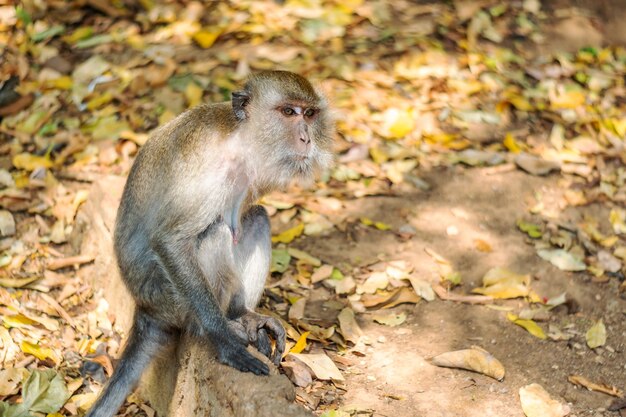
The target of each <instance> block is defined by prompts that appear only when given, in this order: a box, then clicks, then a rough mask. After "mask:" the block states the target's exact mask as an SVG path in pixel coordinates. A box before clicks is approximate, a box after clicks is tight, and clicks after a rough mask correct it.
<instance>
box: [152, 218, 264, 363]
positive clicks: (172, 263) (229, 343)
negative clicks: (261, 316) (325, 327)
mask: <svg viewBox="0 0 626 417" xmlns="http://www.w3.org/2000/svg"><path fill="white" fill-rule="evenodd" d="M165 230H170V231H174V232H170V234H167V235H163V234H161V235H157V237H156V238H154V239H152V247H153V250H154V251H155V252H156V254H157V256H158V257H159V260H160V262H161V264H162V266H163V268H164V269H165V271H166V272H167V274H168V275H169V276H170V279H171V281H172V283H173V284H174V285H175V287H176V289H177V290H178V292H179V294H180V295H181V296H182V298H183V299H184V300H186V301H187V302H188V303H189V307H190V309H191V311H192V312H193V313H194V315H195V316H196V318H197V320H198V322H199V325H200V327H201V329H202V330H203V331H204V332H206V334H207V335H208V336H209V338H210V339H211V340H212V341H213V344H214V345H215V348H216V350H217V352H218V358H219V360H220V361H221V362H222V363H225V364H227V365H230V366H232V367H234V368H236V369H239V370H241V371H249V372H253V373H255V374H257V375H267V374H269V368H268V366H267V365H265V364H264V363H263V362H261V361H260V360H259V359H257V358H255V357H254V356H252V355H251V354H250V353H249V352H248V351H247V350H246V348H245V345H244V344H243V342H242V341H240V339H239V338H238V337H237V336H236V334H235V333H234V332H233V330H232V329H231V328H229V326H228V324H227V320H226V318H225V317H224V315H223V314H222V312H221V310H220V308H219V304H218V302H217V299H216V297H215V295H214V294H213V293H212V292H211V290H210V288H209V287H208V285H207V282H206V281H205V280H204V278H203V273H202V270H201V268H200V265H199V263H198V253H197V252H198V249H197V244H196V242H197V235H191V236H189V235H187V234H185V233H181V232H180V230H184V227H183V225H170V226H168V227H166V228H165ZM176 231H179V232H176Z"/></svg>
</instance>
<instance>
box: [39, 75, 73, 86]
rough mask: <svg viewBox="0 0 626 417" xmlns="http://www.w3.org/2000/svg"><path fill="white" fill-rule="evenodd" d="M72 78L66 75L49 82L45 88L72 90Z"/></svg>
mask: <svg viewBox="0 0 626 417" xmlns="http://www.w3.org/2000/svg"><path fill="white" fill-rule="evenodd" d="M73 84H74V83H73V81H72V77H70V76H69V75H64V76H62V77H59V78H55V79H54V80H48V81H46V82H45V88H56V89H58V90H71V89H72V85H73Z"/></svg>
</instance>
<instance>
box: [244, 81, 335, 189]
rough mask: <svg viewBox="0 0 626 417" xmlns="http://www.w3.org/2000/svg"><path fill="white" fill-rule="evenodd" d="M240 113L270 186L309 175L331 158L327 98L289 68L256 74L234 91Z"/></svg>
mask: <svg viewBox="0 0 626 417" xmlns="http://www.w3.org/2000/svg"><path fill="white" fill-rule="evenodd" d="M233 109H234V111H235V115H236V117H237V118H238V119H239V120H241V121H242V122H243V123H244V124H245V126H246V127H245V128H244V129H245V130H246V131H247V134H246V136H248V137H254V139H253V140H252V141H251V143H252V145H253V146H251V151H252V152H253V153H254V154H255V155H254V158H255V159H260V161H261V165H262V166H259V167H258V168H260V169H257V170H256V172H257V173H259V174H261V175H262V176H263V178H260V179H262V180H263V182H264V183H265V185H266V186H269V187H271V188H274V187H277V186H278V187H282V186H285V185H287V184H289V183H290V182H291V181H292V180H294V179H298V180H304V181H310V180H312V179H313V177H314V175H315V173H316V172H318V171H320V170H321V169H323V168H325V167H327V166H328V165H329V164H330V162H331V161H332V154H331V146H332V136H333V130H334V127H333V122H332V120H331V117H330V115H329V112H328V106H327V104H326V100H325V99H324V97H323V96H322V94H320V93H319V92H318V91H316V90H315V89H314V88H313V86H312V85H311V83H309V81H308V80H306V79H305V78H303V77H301V76H299V75H297V74H294V73H291V72H286V71H263V72H260V73H257V74H255V75H253V76H252V77H251V78H250V79H249V80H248V82H247V83H246V85H245V87H244V90H243V91H239V92H235V93H234V94H233Z"/></svg>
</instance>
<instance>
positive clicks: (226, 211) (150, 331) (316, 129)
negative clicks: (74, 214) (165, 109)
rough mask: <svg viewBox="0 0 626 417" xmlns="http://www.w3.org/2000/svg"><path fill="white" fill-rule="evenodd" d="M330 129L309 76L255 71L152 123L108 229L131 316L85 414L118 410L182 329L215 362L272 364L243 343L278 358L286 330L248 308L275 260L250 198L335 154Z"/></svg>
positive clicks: (264, 370) (245, 366) (264, 222)
mask: <svg viewBox="0 0 626 417" xmlns="http://www.w3.org/2000/svg"><path fill="white" fill-rule="evenodd" d="M333 134H334V126H333V121H332V117H331V114H330V111H329V109H328V104H327V100H326V98H325V97H324V95H323V94H322V93H321V92H320V91H319V90H318V89H316V88H314V87H313V86H312V85H311V83H310V82H309V81H308V80H307V79H306V78H304V77H302V76H300V75H297V74H295V73H292V72H287V71H262V72H258V73H255V74H253V75H251V76H250V77H249V78H248V79H247V80H246V82H245V84H244V86H243V89H241V90H239V91H234V92H232V94H231V101H230V102H222V103H213V104H200V105H198V106H196V107H194V108H192V109H189V110H187V111H185V112H183V113H182V114H180V115H179V116H177V117H176V118H174V119H173V120H172V121H170V122H168V123H166V124H165V125H163V126H161V127H159V128H157V129H156V130H155V131H154V132H153V133H152V134H151V135H150V138H149V139H148V141H147V142H146V143H145V144H144V145H143V146H142V148H141V149H140V151H139V152H138V154H137V156H136V158H135V161H134V163H133V166H132V167H131V170H130V172H129V175H128V179H127V182H126V185H125V187H124V191H123V194H122V198H121V202H120V206H119V208H118V213H117V219H116V224H115V231H114V251H115V255H116V258H117V263H118V267H119V271H120V275H121V277H122V280H123V281H124V283H125V285H126V287H127V288H128V290H129V292H130V293H131V294H132V296H133V299H134V301H135V313H134V317H133V325H132V328H131V330H130V332H129V337H128V340H127V342H126V345H125V348H124V350H123V352H122V354H121V356H120V359H119V362H118V365H117V367H116V369H115V371H114V372H113V375H112V376H111V378H110V379H109V381H108V382H107V384H106V385H105V387H104V389H103V391H102V394H101V395H100V397H99V398H98V399H97V400H96V402H95V404H94V405H93V407H92V408H91V410H90V411H89V412H88V414H87V416H88V417H112V416H113V415H115V413H116V412H117V411H118V409H119V408H120V407H121V405H122V404H123V402H124V400H125V399H126V397H127V396H128V394H130V392H131V391H132V390H133V389H134V387H135V386H136V385H137V383H138V382H139V378H140V377H141V375H142V373H143V371H144V370H145V368H146V367H147V366H148V364H149V363H150V362H151V360H152V358H153V357H154V356H155V355H157V354H158V353H159V352H161V351H162V350H163V349H164V347H165V346H168V345H169V344H171V343H175V340H176V338H177V337H178V336H179V335H180V334H182V332H187V333H189V334H192V335H193V336H194V337H196V338H197V339H198V340H202V341H205V340H208V341H209V342H210V343H211V344H212V345H213V346H214V349H215V351H216V353H217V359H218V360H219V362H221V363H223V364H226V365H229V366H231V367H233V368H235V369H238V370H240V371H243V372H252V373H254V374H257V375H267V374H269V367H268V365H266V364H265V363H264V362H263V361H261V360H259V359H258V358H256V357H255V356H254V355H252V354H251V353H250V352H248V350H247V349H246V346H247V345H253V346H254V347H256V349H257V350H258V351H259V352H260V353H261V354H263V355H265V356H267V357H268V358H269V360H270V361H271V362H273V363H274V364H275V365H278V364H279V363H280V360H281V357H282V354H283V351H284V349H285V330H284V328H283V326H282V324H281V323H280V321H279V320H277V319H276V318H273V317H269V316H264V315H261V314H259V313H256V312H255V308H256V306H257V304H258V302H259V301H260V298H261V295H262V292H263V288H264V284H265V280H266V278H267V275H268V274H269V267H270V261H271V234H270V224H269V218H268V214H267V212H266V210H265V209H264V208H263V207H262V206H261V205H258V204H257V201H258V200H259V199H260V197H262V196H263V195H264V194H266V193H268V192H270V191H272V190H276V189H281V188H284V187H286V186H287V185H289V184H290V183H291V182H292V181H293V180H300V181H303V182H305V183H307V182H308V183H310V182H311V181H312V179H313V178H315V175H316V173H318V172H320V170H323V169H324V168H326V167H328V166H329V164H330V163H331V161H332V150H331V147H332V139H333ZM270 336H271V337H272V339H274V341H275V348H274V349H273V351H272V344H271V341H270Z"/></svg>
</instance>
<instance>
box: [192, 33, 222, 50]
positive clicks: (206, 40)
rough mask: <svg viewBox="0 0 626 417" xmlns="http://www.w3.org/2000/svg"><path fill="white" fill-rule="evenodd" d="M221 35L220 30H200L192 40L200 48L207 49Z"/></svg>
mask: <svg viewBox="0 0 626 417" xmlns="http://www.w3.org/2000/svg"><path fill="white" fill-rule="evenodd" d="M221 34H222V29H202V30H199V31H197V32H196V33H195V34H194V35H193V40H194V41H196V43H197V44H198V46H200V48H204V49H207V48H210V47H211V46H213V44H214V43H215V41H216V40H217V38H218V36H220V35H221Z"/></svg>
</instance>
